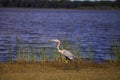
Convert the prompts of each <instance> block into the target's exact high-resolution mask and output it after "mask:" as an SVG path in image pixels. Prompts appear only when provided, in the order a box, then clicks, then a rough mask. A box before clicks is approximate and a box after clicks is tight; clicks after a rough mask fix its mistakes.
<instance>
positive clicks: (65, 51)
mask: <svg viewBox="0 0 120 80" xmlns="http://www.w3.org/2000/svg"><path fill="white" fill-rule="evenodd" d="M63 55H64V56H65V57H67V58H69V59H70V60H76V59H78V57H77V56H75V55H74V54H73V53H71V52H69V51H67V50H64V52H63Z"/></svg>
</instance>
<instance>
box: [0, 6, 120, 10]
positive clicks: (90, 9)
mask: <svg viewBox="0 0 120 80" xmlns="http://www.w3.org/2000/svg"><path fill="white" fill-rule="evenodd" d="M1 9H19V10H20V9H21V10H22V9H28V10H31V9H32V10H120V8H108V9H106V8H105V9H101V8H91V7H90V8H28V7H0V10H1Z"/></svg>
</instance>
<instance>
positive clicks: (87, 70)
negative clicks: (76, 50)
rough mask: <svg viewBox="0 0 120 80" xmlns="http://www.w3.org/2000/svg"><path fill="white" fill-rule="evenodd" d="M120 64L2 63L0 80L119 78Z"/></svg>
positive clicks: (102, 79) (103, 79) (95, 79)
mask: <svg viewBox="0 0 120 80" xmlns="http://www.w3.org/2000/svg"><path fill="white" fill-rule="evenodd" d="M119 79H120V64H118V63H116V64H115V63H103V64H95V63H89V62H82V63H80V62H79V63H77V64H76V63H63V62H56V61H54V62H48V63H24V62H23V63H3V64H0V80H119Z"/></svg>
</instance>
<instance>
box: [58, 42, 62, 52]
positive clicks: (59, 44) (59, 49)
mask: <svg viewBox="0 0 120 80" xmlns="http://www.w3.org/2000/svg"><path fill="white" fill-rule="evenodd" d="M57 49H58V51H59V52H61V50H60V42H58V44H57Z"/></svg>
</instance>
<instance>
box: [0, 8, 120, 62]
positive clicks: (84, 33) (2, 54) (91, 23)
mask: <svg viewBox="0 0 120 80" xmlns="http://www.w3.org/2000/svg"><path fill="white" fill-rule="evenodd" d="M119 15H120V11H118V10H57V9H55V10H54V9H51V10H48V9H4V8H3V9H0V62H1V61H8V52H9V51H8V48H9V46H12V49H13V50H12V51H13V57H14V59H16V55H17V53H16V50H15V46H16V35H17V36H18V37H19V38H20V39H21V40H22V41H23V42H24V46H25V45H27V44H31V45H33V46H34V47H35V48H38V43H40V44H41V47H55V45H53V43H51V42H50V39H52V38H58V39H60V40H64V38H65V37H64V36H66V39H67V40H68V42H72V43H75V44H76V45H77V44H79V43H81V47H82V49H83V52H84V55H85V56H86V57H87V54H88V52H89V48H90V47H92V50H93V53H94V56H95V57H94V58H95V59H96V60H98V59H99V60H100V59H102V60H107V59H108V55H109V53H110V51H109V50H110V46H111V44H112V40H113V39H114V40H119V39H120V16H119ZM78 38H79V39H80V42H79V41H78ZM20 45H21V44H20Z"/></svg>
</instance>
